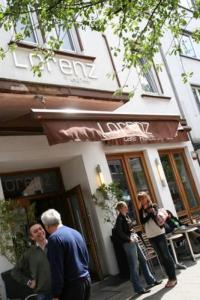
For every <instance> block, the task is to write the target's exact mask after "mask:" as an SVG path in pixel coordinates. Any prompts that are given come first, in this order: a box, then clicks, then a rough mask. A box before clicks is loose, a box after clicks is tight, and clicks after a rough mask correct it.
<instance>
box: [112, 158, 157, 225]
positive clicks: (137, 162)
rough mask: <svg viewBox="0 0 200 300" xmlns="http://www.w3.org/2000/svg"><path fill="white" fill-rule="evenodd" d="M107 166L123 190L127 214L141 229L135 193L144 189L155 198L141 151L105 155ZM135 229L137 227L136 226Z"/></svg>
mask: <svg viewBox="0 0 200 300" xmlns="http://www.w3.org/2000/svg"><path fill="white" fill-rule="evenodd" d="M107 161H108V166H109V169H110V172H111V176H112V179H113V181H114V182H117V183H118V184H119V186H120V188H121V190H122V191H123V200H124V201H125V202H126V203H127V205H128V208H129V215H130V217H131V218H132V220H133V221H134V222H135V225H136V226H138V230H139V229H141V225H140V222H139V211H138V203H137V194H138V193H139V192H141V191H146V192H148V193H149V194H150V196H151V198H152V199H154V200H155V194H154V191H153V186H152V184H151V179H150V176H149V174H148V170H147V167H146V164H145V160H144V156H143V153H141V152H139V153H131V154H119V155H109V156H107ZM136 229H137V228H136Z"/></svg>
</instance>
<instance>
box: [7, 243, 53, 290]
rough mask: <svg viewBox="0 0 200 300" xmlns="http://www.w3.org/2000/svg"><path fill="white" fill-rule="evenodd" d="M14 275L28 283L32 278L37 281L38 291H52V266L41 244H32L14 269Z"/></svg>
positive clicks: (17, 279) (23, 282)
mask: <svg viewBox="0 0 200 300" xmlns="http://www.w3.org/2000/svg"><path fill="white" fill-rule="evenodd" d="M11 274H12V277H13V278H14V279H15V280H16V281H18V282H19V283H22V284H24V285H27V282H28V281H29V280H31V279H34V280H35V281H36V288H35V289H34V292H36V293H50V292H51V274H50V266H49V262H48V259H47V256H46V253H45V251H44V250H42V249H41V248H40V247H39V246H31V247H30V249H28V250H27V251H26V252H25V253H24V255H23V256H22V258H21V259H20V261H19V262H18V263H17V265H16V266H15V268H14V269H13V270H12V273H11Z"/></svg>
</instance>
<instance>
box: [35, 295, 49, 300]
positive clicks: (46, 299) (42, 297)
mask: <svg viewBox="0 0 200 300" xmlns="http://www.w3.org/2000/svg"><path fill="white" fill-rule="evenodd" d="M36 298H37V300H52V296H51V295H50V294H38V295H37V297H36Z"/></svg>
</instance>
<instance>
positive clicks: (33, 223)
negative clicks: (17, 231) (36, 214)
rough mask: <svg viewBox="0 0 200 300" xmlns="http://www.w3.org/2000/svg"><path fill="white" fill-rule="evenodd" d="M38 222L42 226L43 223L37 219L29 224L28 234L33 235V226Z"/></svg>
mask: <svg viewBox="0 0 200 300" xmlns="http://www.w3.org/2000/svg"><path fill="white" fill-rule="evenodd" d="M37 224H39V225H41V226H42V224H41V223H40V222H36V221H35V222H32V223H30V224H29V226H28V234H29V235H31V228H32V227H33V226H34V225H37ZM42 228H43V226H42Z"/></svg>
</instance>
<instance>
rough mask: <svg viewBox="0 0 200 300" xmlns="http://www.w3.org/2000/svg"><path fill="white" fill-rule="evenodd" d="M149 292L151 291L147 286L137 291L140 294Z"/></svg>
mask: <svg viewBox="0 0 200 300" xmlns="http://www.w3.org/2000/svg"><path fill="white" fill-rule="evenodd" d="M150 292H151V290H150V289H149V288H147V289H144V290H142V291H139V292H137V294H139V295H142V294H147V293H150Z"/></svg>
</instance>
